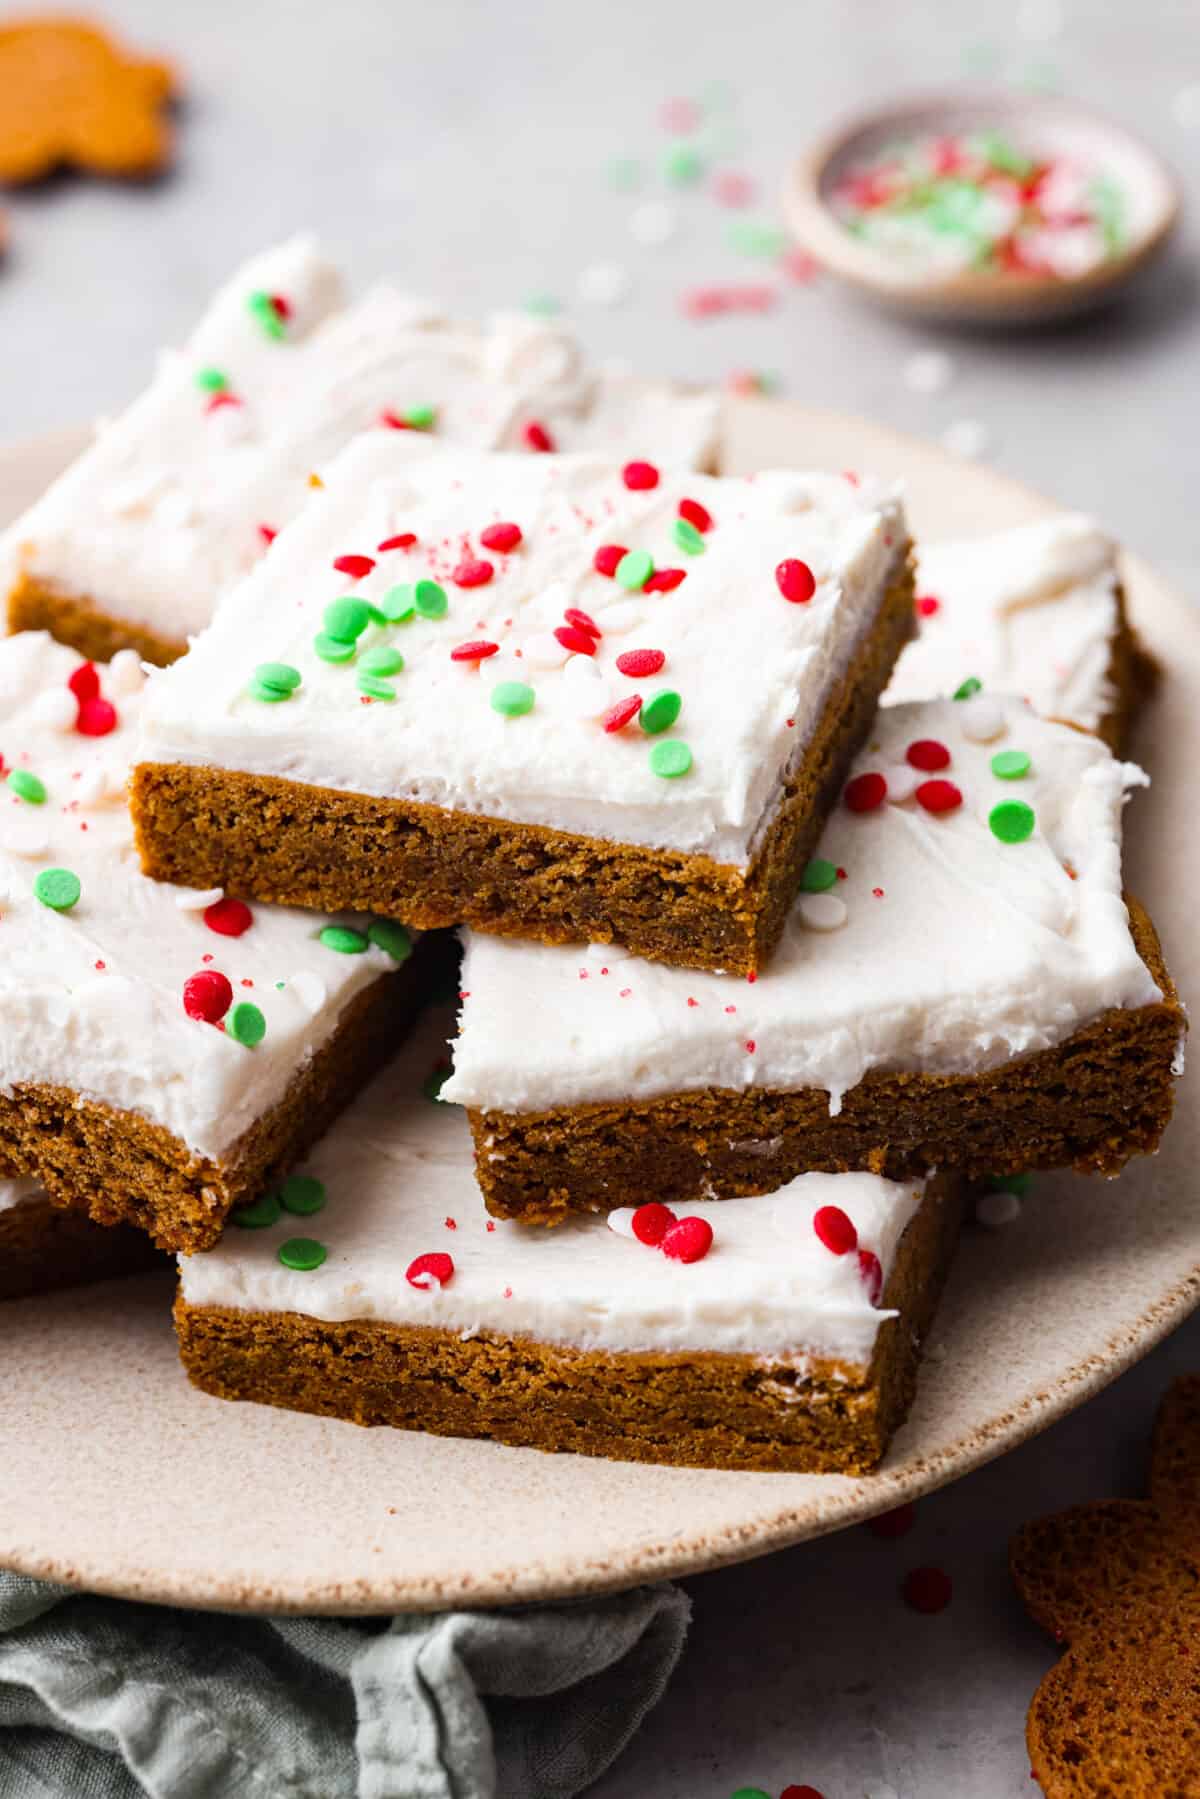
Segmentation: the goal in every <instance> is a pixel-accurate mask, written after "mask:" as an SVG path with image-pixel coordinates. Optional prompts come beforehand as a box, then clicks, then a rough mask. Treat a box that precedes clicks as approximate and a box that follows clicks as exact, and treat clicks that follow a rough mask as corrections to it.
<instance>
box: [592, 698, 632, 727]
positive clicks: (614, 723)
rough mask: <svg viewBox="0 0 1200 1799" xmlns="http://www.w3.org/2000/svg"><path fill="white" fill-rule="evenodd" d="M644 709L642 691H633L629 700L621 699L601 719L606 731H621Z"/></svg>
mask: <svg viewBox="0 0 1200 1799" xmlns="http://www.w3.org/2000/svg"><path fill="white" fill-rule="evenodd" d="M641 709H642V696H641V694H640V693H631V694H630V696H629V698H628V699H627V700H620V701H618V703H617V704H616V705H615V706H613V707H612V708H611V709H610V710H609V711H608V712H606V713H605V714H604V717H603V718H602V719H601V720H600V723H601V724H602V725H603V726H604V729H605V730H606V731H621V730H624V728H625V726H626V725H627V724H629V723H630V722H631V721H632V720H633V719H635V718H636V717H637V715H638V713H639V712H640V711H641Z"/></svg>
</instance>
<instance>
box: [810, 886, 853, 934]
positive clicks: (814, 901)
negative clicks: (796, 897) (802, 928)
mask: <svg viewBox="0 0 1200 1799" xmlns="http://www.w3.org/2000/svg"><path fill="white" fill-rule="evenodd" d="M799 912H800V922H801V924H803V925H807V927H808V929H809V930H810V931H836V930H838V929H839V928H840V927H841V926H842V925H844V924H845V922H846V919H847V917H848V916H849V914H848V913H847V911H846V902H845V900H841V899H839V898H838V896H837V894H836V893H805V894H802V895H801V898H800V906H799Z"/></svg>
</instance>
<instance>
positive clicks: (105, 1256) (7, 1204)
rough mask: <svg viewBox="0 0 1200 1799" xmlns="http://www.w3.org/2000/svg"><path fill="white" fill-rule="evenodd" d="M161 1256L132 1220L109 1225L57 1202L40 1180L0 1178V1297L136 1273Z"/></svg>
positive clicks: (24, 1296)
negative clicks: (135, 1227)
mask: <svg viewBox="0 0 1200 1799" xmlns="http://www.w3.org/2000/svg"><path fill="white" fill-rule="evenodd" d="M161 1261H162V1257H161V1256H160V1255H159V1253H158V1251H157V1250H156V1249H155V1247H154V1245H153V1244H152V1243H151V1241H150V1239H149V1237H146V1236H143V1234H142V1232H141V1231H139V1230H135V1229H134V1227H133V1226H132V1225H128V1224H119V1225H115V1226H114V1227H113V1228H111V1229H108V1230H106V1229H105V1228H104V1226H103V1225H99V1224H93V1223H92V1221H91V1219H90V1218H88V1217H86V1216H85V1215H84V1214H83V1213H81V1212H69V1211H65V1210H64V1209H63V1208H62V1207H61V1206H56V1205H55V1204H54V1202H53V1200H51V1199H50V1198H49V1196H48V1195H47V1193H46V1191H45V1189H44V1188H43V1187H42V1186H40V1185H39V1183H38V1182H37V1181H30V1180H0V1299H24V1298H27V1297H28V1296H29V1295H31V1294H34V1293H49V1292H52V1291H53V1290H55V1289H56V1288H59V1287H80V1286H84V1285H87V1284H90V1283H91V1282H93V1281H105V1280H111V1279H113V1278H114V1277H115V1276H117V1275H124V1274H137V1273H139V1272H140V1271H141V1270H142V1269H145V1268H152V1267H154V1266H155V1264H156V1263H159V1262H161Z"/></svg>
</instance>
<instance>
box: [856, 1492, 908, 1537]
mask: <svg viewBox="0 0 1200 1799" xmlns="http://www.w3.org/2000/svg"><path fill="white" fill-rule="evenodd" d="M916 1521H917V1508H916V1506H915V1505H914V1504H913V1502H912V1500H911V1499H910V1500H908V1501H906V1503H905V1504H904V1505H897V1506H893V1508H892V1510H891V1511H890V1512H880V1514H879V1516H878V1517H877V1518H868V1519H867V1529H868V1530H869V1531H870V1532H871V1535H872V1536H873V1537H882V1538H883V1539H884V1541H885V1542H887V1543H891V1542H894V1541H895V1539H896V1538H897V1537H906V1536H907V1535H908V1533H909V1531H910V1530H911V1529H912V1527H913V1525H914V1524H915V1523H916Z"/></svg>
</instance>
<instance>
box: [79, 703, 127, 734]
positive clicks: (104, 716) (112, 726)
mask: <svg viewBox="0 0 1200 1799" xmlns="http://www.w3.org/2000/svg"><path fill="white" fill-rule="evenodd" d="M116 728H117V709H116V707H115V706H114V705H113V704H112V703H111V701H109V700H102V699H101V698H100V697H99V695H97V696H96V697H95V698H94V699H90V700H80V702H79V714H78V717H77V718H76V720H75V729H76V730H77V731H78V732H79V734H80V736H81V737H107V736H108V734H109V732H110V731H115V730H116Z"/></svg>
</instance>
